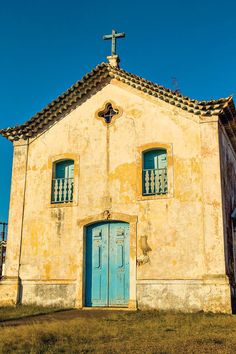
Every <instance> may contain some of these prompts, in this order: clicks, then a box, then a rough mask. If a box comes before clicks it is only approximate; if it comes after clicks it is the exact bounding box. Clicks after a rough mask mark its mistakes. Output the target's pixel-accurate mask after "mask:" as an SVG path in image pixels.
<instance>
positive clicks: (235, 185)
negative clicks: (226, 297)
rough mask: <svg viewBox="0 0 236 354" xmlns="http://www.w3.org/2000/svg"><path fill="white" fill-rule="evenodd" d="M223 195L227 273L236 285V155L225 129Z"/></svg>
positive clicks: (221, 134)
mask: <svg viewBox="0 0 236 354" xmlns="http://www.w3.org/2000/svg"><path fill="white" fill-rule="evenodd" d="M219 139H220V155H221V176H222V195H223V203H224V208H223V210H224V234H225V251H226V259H225V260H226V271H227V275H228V277H229V279H230V283H231V285H232V286H234V287H235V284H236V264H235V260H234V254H233V247H235V246H234V240H233V228H232V219H231V214H232V212H233V210H234V209H235V208H236V154H235V152H234V150H233V148H232V145H231V143H230V141H229V139H228V137H227V135H226V133H225V130H224V128H223V127H221V128H220V130H219Z"/></svg>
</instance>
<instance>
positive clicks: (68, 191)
mask: <svg viewBox="0 0 236 354" xmlns="http://www.w3.org/2000/svg"><path fill="white" fill-rule="evenodd" d="M73 190H74V178H54V179H53V180H52V200H51V202H52V203H53V204H56V203H70V202H73Z"/></svg>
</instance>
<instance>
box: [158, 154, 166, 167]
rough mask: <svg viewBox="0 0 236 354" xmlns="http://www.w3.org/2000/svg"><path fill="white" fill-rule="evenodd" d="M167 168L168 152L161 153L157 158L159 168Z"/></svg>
mask: <svg viewBox="0 0 236 354" xmlns="http://www.w3.org/2000/svg"><path fill="white" fill-rule="evenodd" d="M166 167H167V158H166V151H159V152H158V156H157V168H159V169H162V168H166Z"/></svg>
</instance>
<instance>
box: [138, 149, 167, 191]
mask: <svg viewBox="0 0 236 354" xmlns="http://www.w3.org/2000/svg"><path fill="white" fill-rule="evenodd" d="M142 181H143V182H142V184H143V195H160V194H167V192H168V179H167V153H166V150H165V149H155V150H148V151H145V152H144V153H143V175H142Z"/></svg>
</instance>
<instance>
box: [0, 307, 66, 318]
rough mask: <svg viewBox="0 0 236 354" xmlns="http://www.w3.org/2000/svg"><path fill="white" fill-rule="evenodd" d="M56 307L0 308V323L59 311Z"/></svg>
mask: <svg viewBox="0 0 236 354" xmlns="http://www.w3.org/2000/svg"><path fill="white" fill-rule="evenodd" d="M61 310H62V309H61V308H57V307H43V306H24V305H20V306H6V307H0V322H3V321H6V320H13V319H20V318H25V317H29V316H37V315H41V314H47V313H52V312H56V311H61Z"/></svg>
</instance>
